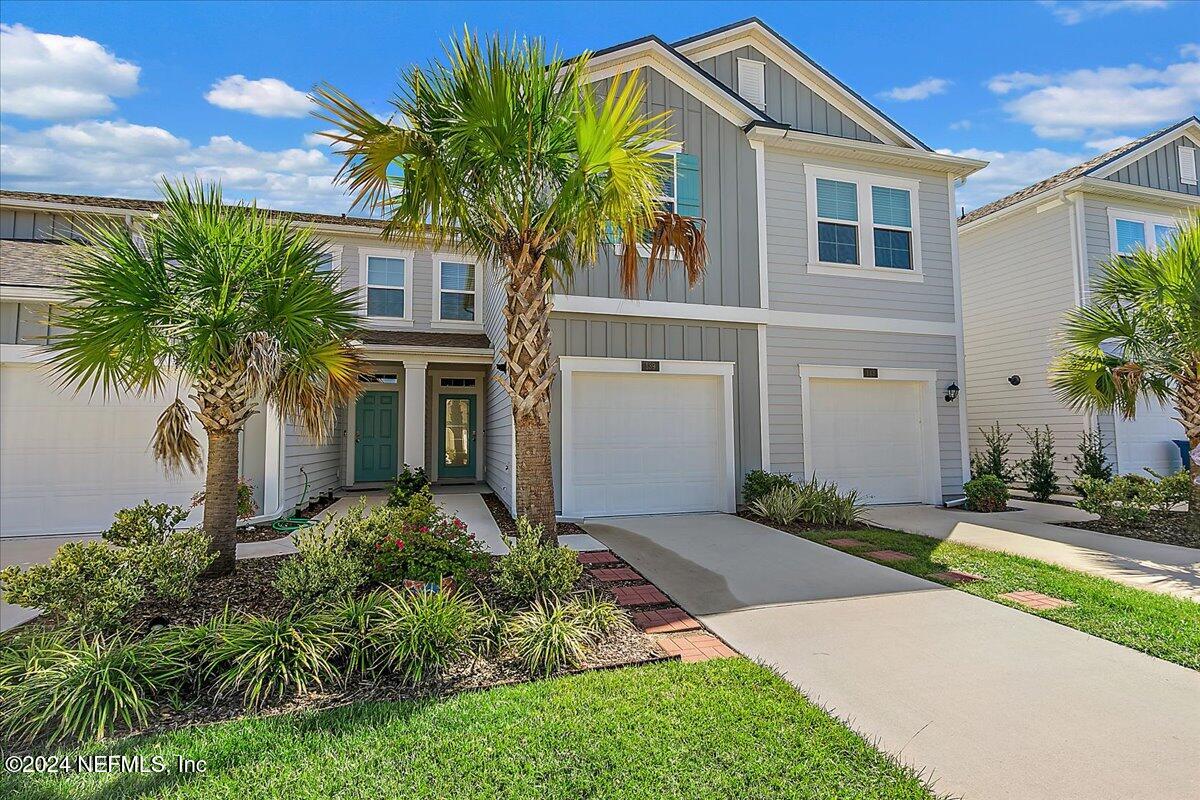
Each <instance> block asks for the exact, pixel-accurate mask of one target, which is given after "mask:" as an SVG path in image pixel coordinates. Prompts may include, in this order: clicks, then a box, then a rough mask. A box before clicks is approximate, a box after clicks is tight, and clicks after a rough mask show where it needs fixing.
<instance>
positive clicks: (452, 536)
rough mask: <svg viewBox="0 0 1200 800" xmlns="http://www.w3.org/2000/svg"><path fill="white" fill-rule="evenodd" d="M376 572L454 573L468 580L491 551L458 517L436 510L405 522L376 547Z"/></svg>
mask: <svg viewBox="0 0 1200 800" xmlns="http://www.w3.org/2000/svg"><path fill="white" fill-rule="evenodd" d="M375 550H376V554H375V572H376V576H377V577H378V578H379V580H381V581H385V582H395V581H398V580H403V579H408V580H419V581H438V580H441V579H442V578H444V577H446V576H451V577H453V578H454V580H455V581H456V582H457V583H458V584H460V585H461V584H464V583H466V582H468V579H469V572H470V571H471V570H480V569H484V568H485V567H486V566H487V565H488V553H487V550H486V549H485V548H484V546H483V545H482V544H481V543H480V542H478V541H477V540H476V539H475V534H473V533H471V532H470V531H468V530H467V525H466V523H464V522H463V521H462V520H461V519H459V518H458V517H451V516H447V515H445V514H441V513H437V514H434V515H433V516H432V517H431V518H430V519H428V520H427V521H425V522H405V523H403V524H402V525H401V527H400V528H399V529H398V530H397V531H395V532H394V533H388V534H387V535H385V536H384V537H383V538H382V539H381V540H380V541H379V542H378V543H377V544H376V547H375Z"/></svg>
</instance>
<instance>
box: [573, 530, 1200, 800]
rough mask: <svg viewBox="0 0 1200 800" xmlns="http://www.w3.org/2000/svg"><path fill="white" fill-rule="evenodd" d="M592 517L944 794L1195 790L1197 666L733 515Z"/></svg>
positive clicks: (1154, 796) (650, 573)
mask: <svg viewBox="0 0 1200 800" xmlns="http://www.w3.org/2000/svg"><path fill="white" fill-rule="evenodd" d="M584 527H585V528H586V529H587V530H588V532H589V533H591V534H592V535H593V536H595V537H596V538H598V539H600V540H601V541H603V542H605V543H606V544H607V545H609V546H610V547H611V548H613V549H614V550H615V551H616V552H617V553H619V554H620V555H621V557H622V558H624V559H626V560H627V561H629V562H630V563H631V564H633V565H634V566H635V567H636V568H637V569H638V570H640V571H641V572H642V573H643V574H644V575H646V577H647V578H649V579H650V580H651V581H653V582H654V583H656V584H657V585H658V586H660V587H661V588H662V589H663V590H664V591H665V592H667V594H669V595H670V596H671V597H673V598H674V599H675V600H676V602H678V603H679V604H680V605H682V606H683V607H684V608H686V609H687V610H688V611H690V612H691V613H692V614H693V615H696V616H699V617H700V618H702V619H703V621H704V623H705V624H706V625H708V626H709V627H710V628H712V629H713V630H714V631H715V632H716V633H717V634H718V635H720V636H721V637H722V638H724V639H725V640H726V641H728V642H729V643H730V644H731V645H733V646H734V647H735V648H737V649H738V650H740V651H741V652H743V653H745V654H746V655H747V656H749V657H751V658H755V659H760V660H762V661H765V662H766V663H769V664H772V665H774V666H775V667H777V668H778V669H779V670H781V671H782V673H783V674H784V675H785V677H786V678H787V679H788V680H790V681H791V682H792V683H793V684H795V685H796V686H797V687H798V688H800V689H801V690H802V691H803V692H804V693H805V694H806V695H807V696H808V697H810V698H811V699H813V700H815V701H816V702H819V703H821V704H822V705H823V706H825V707H826V708H828V709H829V710H830V711H832V712H833V713H834V714H835V715H837V716H838V717H840V718H842V719H846V720H849V722H850V724H851V725H852V726H853V727H854V728H855V729H857V730H858V731H860V732H861V733H862V734H863V735H864V736H866V737H867V738H868V739H870V740H871V741H874V742H877V744H878V746H879V747H881V748H882V749H884V750H886V751H889V752H891V753H893V754H896V755H898V756H899V757H901V758H902V759H903V760H904V761H906V762H909V763H911V764H914V765H915V766H917V767H918V768H920V769H925V770H927V771H930V772H931V773H932V777H933V778H934V780H935V782H936V783H935V788H936V790H937V791H938V792H941V793H950V794H954V795H960V796H962V797H964V798H967V800H979V799H985V800H998V799H999V798H1012V799H1013V800H1031V799H1033V798H1054V800H1098V799H1099V798H1122V799H1123V800H1141V799H1144V800H1161V799H1162V798H1184V797H1196V796H1197V793H1198V790H1200V759H1197V758H1196V753H1197V752H1200V714H1197V713H1196V710H1197V702H1198V699H1200V673H1196V672H1193V671H1192V670H1188V669H1185V668H1183V667H1180V666H1176V665H1174V664H1170V663H1168V662H1165V661H1161V660H1158V659H1155V658H1152V657H1150V656H1146V655H1143V654H1141V653H1138V652H1136V651H1134V650H1130V649H1128V648H1125V647H1121V646H1120V645H1116V644H1112V643H1111V642H1107V641H1104V640H1101V639H1097V638H1094V637H1092V636H1089V635H1087V634H1084V633H1080V632H1079V631H1075V630H1072V629H1070V628H1067V627H1064V626H1061V625H1058V624H1056V623H1053V622H1050V621H1048V620H1044V619H1039V618H1038V617H1035V616H1033V615H1031V614H1026V613H1023V612H1021V611H1017V610H1015V609H1011V608H1007V607H1005V606H1002V605H999V604H997V603H992V602H989V601H987V600H984V599H982V598H978V597H974V596H972V595H969V594H967V593H965V592H959V591H956V590H954V589H949V588H945V587H941V586H938V585H937V584H933V583H930V582H928V581H924V580H921V579H919V578H915V577H913V576H910V575H907V574H905V573H902V572H899V571H896V570H892V569H888V568H887V567H884V566H881V565H878V564H873V563H871V562H868V561H864V560H862V559H859V558H855V557H854V556H850V555H848V554H846V553H841V552H838V551H836V550H833V549H831V548H828V547H824V546H822V545H818V544H815V543H813V542H809V541H806V540H804V539H800V538H797V537H793V536H789V535H788V534H785V533H782V532H779V531H776V530H774V529H772V528H767V527H764V526H761V525H757V524H754V523H752V522H749V521H746V520H743V519H740V518H738V517H732V516H727V515H721V514H694V515H681V516H659V517H633V518H613V519H604V520H589V521H588V522H587V523H585V524H584Z"/></svg>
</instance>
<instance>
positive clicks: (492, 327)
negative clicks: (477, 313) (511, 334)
mask: <svg viewBox="0 0 1200 800" xmlns="http://www.w3.org/2000/svg"><path fill="white" fill-rule="evenodd" d="M504 294H505V284H504V283H502V282H501V281H500V280H499V279H497V280H494V281H489V282H488V287H487V292H486V294H485V295H484V299H483V311H482V313H483V327H484V330H485V331H486V332H487V335H488V339H489V340H490V341H491V343H492V347H494V348H496V349H497V350H499V348H500V347H502V346H503V344H504V338H505V334H504ZM497 375H499V373H498V372H497V371H496V369H495V366H492V367H491V368H489V373H488V379H487V394H486V396H485V398H484V411H483V416H484V429H485V430H486V431H487V436H486V438H485V439H484V443H485V452H484V466H483V478H484V480H485V481H487V483H488V485H489V486H491V487H492V491H494V492H495V493H496V496H497V497H499V498H500V499H501V500H502V501H503V502H504V505H505V506H507V507H508V510H509V513H513V512H514V509H513V507H512V506H513V489H514V483H515V480H516V476H515V475H514V474H513V419H512V401H511V400H509V397H508V392H506V391H505V390H504V387H502V386H501V385H500V384H499V383H497V382H496V381H495V380H494V378H495V376H497Z"/></svg>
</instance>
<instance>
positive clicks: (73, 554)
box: [0, 542, 145, 632]
mask: <svg viewBox="0 0 1200 800" xmlns="http://www.w3.org/2000/svg"><path fill="white" fill-rule="evenodd" d="M0 588H3V591H4V599H5V601H6V602H9V603H15V604H16V605H20V606H26V607H29V608H41V609H43V610H45V611H47V612H49V613H51V614H54V615H55V616H58V617H60V618H62V619H63V620H64V621H65V622H66V623H67V624H68V625H71V626H73V627H75V628H78V629H80V630H83V631H88V632H97V631H104V630H109V629H111V628H113V627H114V626H115V625H116V624H117V623H119V622H120V621H121V620H122V619H124V618H125V615H126V614H128V613H129V610H130V609H131V608H133V606H134V605H136V604H137V603H138V601H140V600H141V599H142V597H144V596H145V589H144V588H143V586H142V581H141V580H140V577H139V575H138V573H137V570H136V569H135V568H134V565H133V564H131V563H130V560H129V559H128V558H127V557H126V554H125V553H124V552H123V551H122V549H121V548H116V547H109V546H108V545H105V544H103V543H101V542H67V543H65V544H63V545H62V546H61V547H59V548H58V550H57V551H56V552H55V553H54V556H53V557H52V558H51V559H50V563H48V564H34V565H32V566H30V567H29V568H28V569H25V570H22V569H21V568H20V567H18V566H16V565H15V564H14V565H12V566H10V567H6V568H5V569H3V570H0Z"/></svg>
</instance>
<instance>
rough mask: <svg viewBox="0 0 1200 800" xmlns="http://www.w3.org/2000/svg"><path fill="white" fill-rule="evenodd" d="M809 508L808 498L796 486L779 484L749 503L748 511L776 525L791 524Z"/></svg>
mask: <svg viewBox="0 0 1200 800" xmlns="http://www.w3.org/2000/svg"><path fill="white" fill-rule="evenodd" d="M808 508H809V498H808V497H807V496H806V495H804V494H803V493H802V492H801V491H799V489H798V487H796V486H779V487H776V488H774V489H772V490H771V491H769V492H767V493H766V494H765V495H763V496H762V497H760V498H758V499H757V500H755V501H754V502H753V503H751V504H750V511H751V512H752V513H754V514H756V515H758V516H760V517H765V518H766V519H769V520H771V522H774V523H775V524H777V525H791V524H792V523H793V522H795V521H796V520H798V519H800V516H801V515H802V514H804V512H805V511H806V510H807V509H808Z"/></svg>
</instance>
